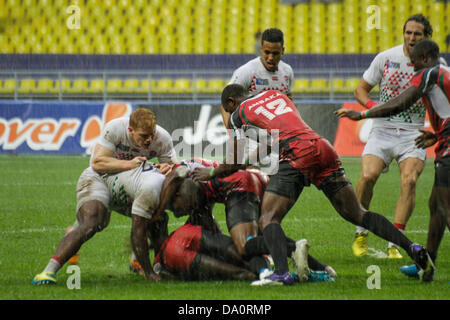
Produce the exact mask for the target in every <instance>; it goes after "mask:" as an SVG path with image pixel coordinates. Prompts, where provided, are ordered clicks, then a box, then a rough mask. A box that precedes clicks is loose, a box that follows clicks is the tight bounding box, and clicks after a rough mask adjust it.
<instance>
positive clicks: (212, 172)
mask: <svg viewBox="0 0 450 320" xmlns="http://www.w3.org/2000/svg"><path fill="white" fill-rule="evenodd" d="M215 170H216V168H215V167H214V168H212V169H211V170H210V171H209V176H210V177H211V178H212V177H214V171H215Z"/></svg>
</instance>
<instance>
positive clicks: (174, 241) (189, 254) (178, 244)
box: [155, 224, 202, 271]
mask: <svg viewBox="0 0 450 320" xmlns="http://www.w3.org/2000/svg"><path fill="white" fill-rule="evenodd" d="M201 237H202V227H200V226H194V225H192V224H185V225H184V226H182V227H180V228H178V229H177V230H175V231H174V232H172V233H171V234H170V236H169V237H168V238H167V239H166V241H164V243H163V245H162V246H161V249H160V253H161V255H162V257H163V259H164V261H163V265H164V266H165V267H166V268H167V269H169V270H177V271H187V270H188V269H189V267H190V266H191V264H192V261H193V260H194V258H195V256H196V255H197V253H198V251H199V250H200V240H201ZM159 259H160V257H159V256H158V257H157V258H156V259H155V262H158V261H159Z"/></svg>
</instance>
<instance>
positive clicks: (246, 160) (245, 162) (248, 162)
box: [244, 157, 250, 165]
mask: <svg viewBox="0 0 450 320" xmlns="http://www.w3.org/2000/svg"><path fill="white" fill-rule="evenodd" d="M244 164H245V165H249V164H250V160H249V159H248V157H247V158H245V161H244Z"/></svg>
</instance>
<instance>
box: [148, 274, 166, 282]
mask: <svg viewBox="0 0 450 320" xmlns="http://www.w3.org/2000/svg"><path fill="white" fill-rule="evenodd" d="M145 280H147V281H154V282H158V281H161V280H162V277H161V276H160V275H159V274H156V273H154V272H151V273H149V274H147V275H146V276H145Z"/></svg>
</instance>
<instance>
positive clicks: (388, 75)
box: [363, 45, 426, 129]
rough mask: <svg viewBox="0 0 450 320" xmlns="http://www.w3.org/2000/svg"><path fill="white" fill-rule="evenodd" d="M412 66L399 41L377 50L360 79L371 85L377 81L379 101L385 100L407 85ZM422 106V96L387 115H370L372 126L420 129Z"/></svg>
mask: <svg viewBox="0 0 450 320" xmlns="http://www.w3.org/2000/svg"><path fill="white" fill-rule="evenodd" d="M413 76H414V66H413V64H412V63H411V60H410V58H409V57H407V56H405V54H404V52H403V45H399V46H396V47H393V48H391V49H388V50H386V51H383V52H380V53H379V54H378V55H377V56H376V57H375V59H374V60H373V61H372V63H371V64H370V66H369V68H368V69H367V70H366V71H365V72H364V74H363V79H364V80H365V81H366V82H367V83H369V84H370V85H372V86H376V85H377V84H379V85H380V102H383V103H384V102H387V101H389V100H391V99H393V98H395V97H396V96H398V95H399V94H400V93H402V92H403V91H404V90H405V89H407V88H408V87H409V81H410V80H411V79H412V77H413ZM425 112H426V111H425V106H424V104H423V102H422V100H421V99H419V100H417V101H416V102H415V103H414V104H413V105H412V106H411V107H410V108H408V109H407V110H405V111H402V112H401V113H399V114H397V115H394V116H390V117H388V118H378V119H373V121H374V122H373V126H374V127H388V128H405V129H423V126H424V121H425Z"/></svg>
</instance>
